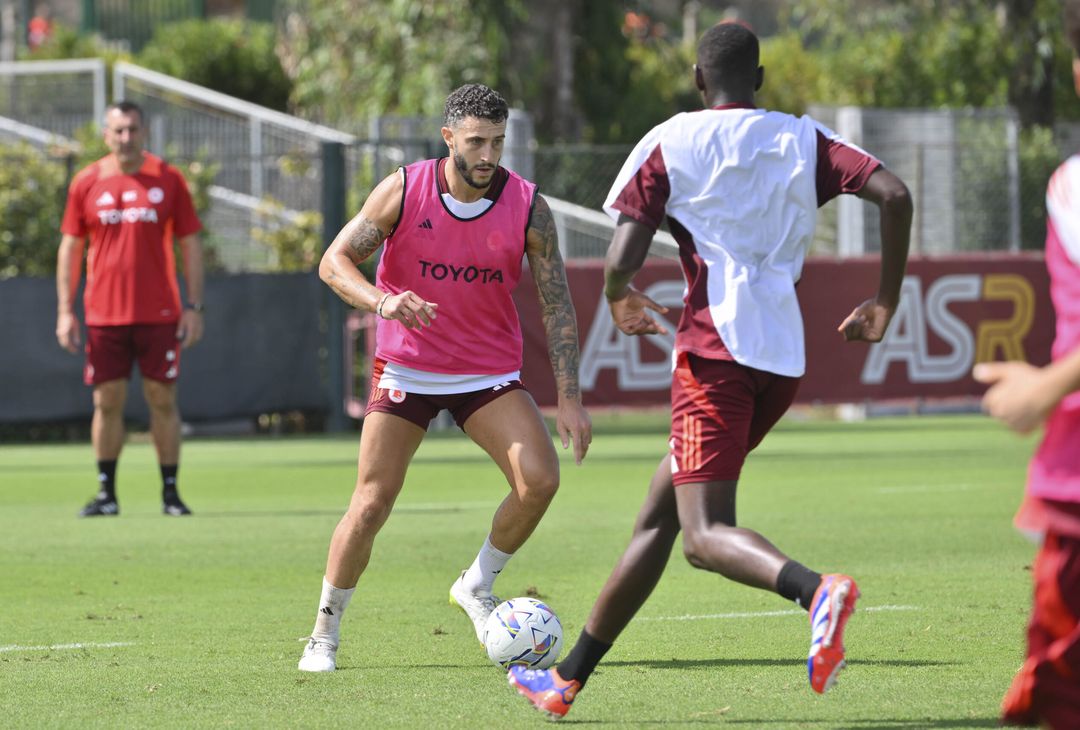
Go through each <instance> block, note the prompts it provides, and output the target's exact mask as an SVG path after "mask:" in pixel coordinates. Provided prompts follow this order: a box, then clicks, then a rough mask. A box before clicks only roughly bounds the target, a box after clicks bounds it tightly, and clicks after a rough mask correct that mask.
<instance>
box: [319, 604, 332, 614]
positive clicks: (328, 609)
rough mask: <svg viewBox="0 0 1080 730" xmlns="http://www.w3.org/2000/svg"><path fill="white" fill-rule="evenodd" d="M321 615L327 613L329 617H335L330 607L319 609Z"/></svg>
mask: <svg viewBox="0 0 1080 730" xmlns="http://www.w3.org/2000/svg"><path fill="white" fill-rule="evenodd" d="M319 613H325V614H326V615H327V616H333V615H334V612H333V611H331V610H330V607H329V606H323V607H322V608H320V609H319Z"/></svg>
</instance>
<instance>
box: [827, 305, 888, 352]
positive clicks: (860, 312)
mask: <svg viewBox="0 0 1080 730" xmlns="http://www.w3.org/2000/svg"><path fill="white" fill-rule="evenodd" d="M895 311H896V308H895V307H889V306H886V305H884V304H882V303H881V302H879V301H878V300H877V299H867V300H866V301H865V302H863V303H862V304H860V305H859V306H857V307H855V309H853V310H852V312H851V314H849V315H848V316H847V318H846V319H845V320H844V321H843V322H841V323H840V326H839V327H837V328H836V331H837V332H839V333H841V334H842V335H844V339H845V340H846V341H848V342H852V341H854V340H860V341H862V342H881V338H882V337H884V336H885V330H887V329H888V328H889V322H891V321H892V317H893V313H894V312H895Z"/></svg>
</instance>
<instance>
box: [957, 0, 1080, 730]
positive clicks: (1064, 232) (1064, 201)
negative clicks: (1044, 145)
mask: <svg viewBox="0 0 1080 730" xmlns="http://www.w3.org/2000/svg"><path fill="white" fill-rule="evenodd" d="M1065 34H1066V36H1067V37H1068V40H1069V43H1070V44H1071V45H1072V47H1073V50H1074V52H1075V53H1077V54H1080V0H1068V1H1067V2H1066V3H1065ZM1073 79H1074V81H1075V84H1076V89H1077V93H1080V55H1078V56H1074V58H1073ZM1046 208H1047V212H1048V219H1047V225H1046V268H1047V270H1048V271H1049V273H1050V297H1051V300H1052V301H1053V303H1054V311H1055V313H1056V314H1057V323H1056V332H1055V336H1054V345H1053V347H1052V349H1051V363H1050V364H1049V365H1047V366H1046V367H1042V368H1037V367H1034V366H1032V365H1028V364H1027V363H1023V362H1006V363H981V364H979V365H977V366H976V367H975V377H976V379H978V380H980V381H981V382H984V383H989V384H990V389H989V390H987V391H986V395H985V396H983V409H984V410H986V412H987V413H989V414H990V415H991V416H993V417H994V418H998V419H1000V420H1001V421H1003V422H1004V423H1005V424H1006V425H1008V426H1009V427H1010V428H1012V429H1014V430H1015V431H1017V432H1019V433H1029V432H1031V431H1032V430H1034V429H1035V428H1037V427H1038V426H1039V425H1040V424H1043V423H1045V432H1044V434H1043V438H1042V442H1041V443H1040V444H1039V448H1038V450H1037V451H1036V452H1035V456H1034V457H1032V459H1031V465H1030V467H1029V468H1028V481H1027V492H1026V494H1025V496H1024V502H1023V505H1022V506H1021V508H1020V511H1019V512H1018V514H1017V516H1016V525H1017V527H1019V528H1020V529H1021V530H1023V531H1025V532H1027V533H1029V534H1036V535H1038V536H1039V537H1041V539H1042V547H1041V548H1040V549H1039V554H1038V556H1037V557H1036V559H1035V567H1034V582H1035V595H1034V600H1033V604H1034V605H1033V606H1032V610H1031V619H1030V621H1029V623H1028V634H1027V639H1028V647H1027V660H1026V661H1025V662H1024V665H1023V667H1021V669H1020V671H1019V672H1018V673H1017V674H1016V677H1015V678H1014V679H1013V683H1012V686H1011V687H1010V688H1009V691H1008V693H1007V694H1006V695H1005V699H1004V700H1003V702H1002V722H1003V723H1004V724H1007V725H1029V726H1036V725H1041V726H1042V727H1049V728H1055V730H1063V729H1065V728H1077V727H1080V156H1077V155H1074V156H1073V157H1070V158H1069V159H1068V160H1066V161H1065V162H1064V163H1063V164H1062V165H1061V167H1059V168H1058V169H1057V171H1056V172H1055V173H1054V175H1053V177H1051V178H1050V185H1049V187H1048V188H1047V191H1046Z"/></svg>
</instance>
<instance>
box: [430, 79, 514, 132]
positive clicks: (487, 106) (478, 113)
mask: <svg viewBox="0 0 1080 730" xmlns="http://www.w3.org/2000/svg"><path fill="white" fill-rule="evenodd" d="M508 116H510V107H509V106H507V104H506V99H504V98H502V97H501V96H499V93H498V92H497V91H494V90H493V89H490V88H488V87H487V86H484V85H483V84H465V85H464V86H459V87H458V88H456V89H454V90H453V91H452V92H450V96H448V97H446V106H445V107H443V123H444V124H445V125H446V126H448V127H455V126H457V125H458V124H459V123H460V122H461V120H462V119H464V118H465V117H476V118H477V119H486V120H488V121H489V122H494V123H496V124H499V123H500V122H505V121H506V118H507V117H508Z"/></svg>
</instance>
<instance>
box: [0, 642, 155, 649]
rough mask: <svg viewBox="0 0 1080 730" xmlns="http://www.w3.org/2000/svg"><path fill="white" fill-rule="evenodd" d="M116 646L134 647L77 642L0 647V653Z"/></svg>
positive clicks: (124, 644)
mask: <svg viewBox="0 0 1080 730" xmlns="http://www.w3.org/2000/svg"><path fill="white" fill-rule="evenodd" d="M116 646H135V642H134V641H106V642H102V643H95V642H92V641H91V642H79V643H76V644H43V645H41V646H19V645H18V644H12V645H11V646H0V651H54V650H58V649H112V648H113V647H116Z"/></svg>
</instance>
